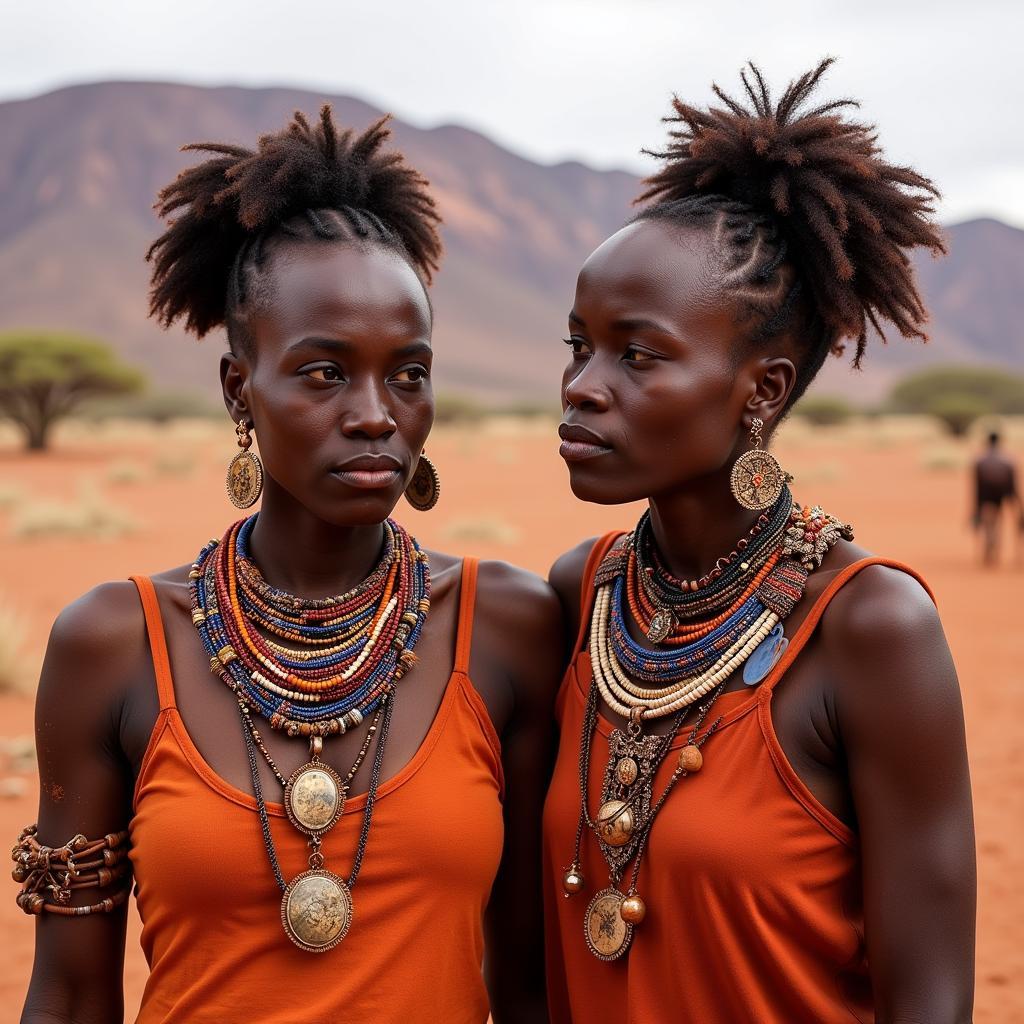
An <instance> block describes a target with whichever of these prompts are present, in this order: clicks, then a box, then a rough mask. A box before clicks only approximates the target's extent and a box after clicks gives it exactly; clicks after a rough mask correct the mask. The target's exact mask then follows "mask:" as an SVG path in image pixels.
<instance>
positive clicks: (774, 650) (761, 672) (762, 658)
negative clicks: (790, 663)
mask: <svg viewBox="0 0 1024 1024" xmlns="http://www.w3.org/2000/svg"><path fill="white" fill-rule="evenodd" d="M783 634H784V627H783V625H782V623H781V622H780V623H779V624H778V625H777V626H776V627H775V628H774V629H773V630H772V631H771V632H770V633H769V634H768V635H767V636H766V637H765V638H764V639H763V640H762V641H761V642H760V643H759V644H758V645H757V648H756V650H755V651H754V653H753V654H751V655H750V657H749V658H747V660H746V663H745V664H744V666H743V682H745V683H746V684H747V686H756V685H757V684H758V683H759V682H761V680H762V679H764V678H765V676H767V675H768V673H769V672H771V670H772V669H773V668H775V666H776V665H777V664H778V663H779V659H780V658H781V657H782V655H783V654H785V653H786V648H787V647H788V646H789V640H788V639H787V638H786V637H785V636H784V635H783Z"/></svg>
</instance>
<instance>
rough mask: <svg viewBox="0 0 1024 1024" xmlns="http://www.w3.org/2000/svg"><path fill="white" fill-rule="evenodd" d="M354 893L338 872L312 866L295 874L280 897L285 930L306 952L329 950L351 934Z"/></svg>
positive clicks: (282, 921)
mask: <svg viewBox="0 0 1024 1024" xmlns="http://www.w3.org/2000/svg"><path fill="white" fill-rule="evenodd" d="M352 913H353V908H352V893H351V892H350V891H349V888H348V886H347V885H346V884H345V882H344V881H343V880H342V879H341V878H339V877H338V876H337V875H335V874H332V873H331V872H330V871H325V870H324V869H323V868H313V869H311V870H309V871H303V872H302V874H301V875H296V876H295V877H294V878H293V879H292V880H291V882H290V883H289V885H288V888H287V889H285V891H284V896H283V897H282V898H281V923H282V924H283V925H284V930H285V934H287V936H288V938H289V939H291V940H292V942H294V943H295V945H296V946H298V947H299V948H300V949H304V950H305V951H306V952H307V953H326V952H327V950H329V949H334V947H335V946H336V945H338V943H339V942H341V940H342V939H343V938H345V936H346V935H347V934H348V930H349V927H350V925H351V924H352Z"/></svg>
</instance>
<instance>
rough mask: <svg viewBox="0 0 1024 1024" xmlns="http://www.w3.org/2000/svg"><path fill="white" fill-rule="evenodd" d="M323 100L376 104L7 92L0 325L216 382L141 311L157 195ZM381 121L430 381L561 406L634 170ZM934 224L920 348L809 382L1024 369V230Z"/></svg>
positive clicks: (293, 95) (101, 89) (0, 128)
mask: <svg viewBox="0 0 1024 1024" xmlns="http://www.w3.org/2000/svg"><path fill="white" fill-rule="evenodd" d="M325 100H327V101H329V102H331V103H332V105H333V107H334V111H335V117H336V118H337V120H338V121H339V122H340V123H342V124H346V125H352V126H354V127H356V128H362V127H363V126H365V125H367V124H369V123H370V122H371V121H373V120H374V119H375V118H376V117H378V116H379V114H380V113H381V112H380V111H379V110H377V109H375V108H374V107H371V106H370V105H368V104H366V103H364V102H362V101H361V100H358V99H353V98H351V97H344V96H323V95H319V94H316V93H312V92H305V91H300V90H296V89H287V88H268V89H253V88H239V87H219V88H207V87H199V86H191V85H180V84H170V83H137V82H104V83H96V84H89V85H79V86H71V87H68V88H64V89H59V90H56V91H54V92H50V93H47V94H45V95H42V96H37V97H33V98H30V99H23V100H16V101H10V102H5V103H0V329H5V328H11V327H19V326H42V327H53V328H64V329H73V330H77V331H81V332H84V333H88V334H92V335H96V336H99V337H101V338H104V339H106V340H108V341H109V342H110V343H111V344H112V345H113V346H114V347H115V348H116V349H117V350H118V351H119V352H120V353H121V354H122V355H123V356H124V358H126V359H127V360H129V361H131V362H132V363H135V364H137V365H139V366H141V367H143V368H144V369H145V370H146V371H147V372H148V374H149V375H150V377H151V379H152V380H153V381H154V383H155V385H156V386H158V387H159V388H162V389H194V390H196V391H198V392H200V393H202V394H204V395H206V396H208V397H213V396H216V395H217V394H218V393H219V387H218V384H217V372H216V365H217V358H218V356H219V354H220V352H221V351H222V349H223V339H222V338H217V337H213V336H211V337H209V338H207V339H206V340H205V341H203V342H202V343H199V344H198V345H197V344H196V342H194V341H193V340H191V339H190V338H188V337H186V336H185V335H184V334H183V332H181V331H180V330H176V329H172V330H170V331H166V332H165V331H162V330H161V329H159V328H158V327H157V326H155V325H154V324H153V323H152V322H151V321H149V320H148V319H147V316H146V303H147V288H148V267H147V265H146V263H145V262H144V259H143V256H144V254H145V251H146V248H147V246H148V245H149V243H150V241H151V240H152V239H153V238H154V237H155V236H156V235H157V234H158V233H159V230H160V225H159V223H158V221H157V218H156V216H155V214H154V213H153V210H152V203H153V201H154V198H155V196H156V193H157V191H158V190H159V189H160V188H161V187H162V186H163V185H164V184H166V183H167V182H169V181H170V180H171V179H172V178H173V177H174V176H175V174H177V173H178V171H180V170H181V169H182V168H183V167H185V166H187V165H188V163H189V162H191V161H192V160H194V159H195V157H194V154H182V153H181V152H179V149H180V147H181V146H182V145H183V144H185V143H187V142H195V141H204V140H209V139H214V140H217V141H230V142H238V143H241V144H243V145H249V146H251V145H252V144H253V143H254V141H255V139H256V138H257V137H258V136H259V135H260V134H262V133H264V132H267V131H273V130H276V129H278V128H280V127H281V126H282V125H284V124H285V123H286V121H287V120H288V119H289V117H290V115H291V114H292V112H293V111H294V110H296V109H299V110H303V111H304V112H306V113H307V114H310V115H313V114H315V113H316V111H317V110H318V108H319V106H320V104H321V103H322V102H324V101H325ZM393 128H394V134H395V141H396V144H397V145H398V146H399V147H400V148H401V149H402V150H404V151H405V153H406V154H407V156H408V158H409V160H410V162H411V163H412V164H413V165H414V166H415V167H417V168H418V169H420V170H421V171H422V172H423V173H424V174H425V175H426V176H427V177H428V178H429V179H430V182H431V187H432V189H433V192H434V195H435V196H436V198H437V200H438V203H439V206H440V209H441V213H442V215H443V217H444V222H445V224H444V240H445V248H446V255H445V261H444V264H443V266H442V269H441V273H440V274H439V275H438V278H437V283H436V285H435V287H434V292H433V301H434V306H435V309H436V312H437V317H436V323H435V332H434V346H435V350H436V352H437V356H436V360H435V367H436V369H437V372H436V385H437V387H438V389H439V390H446V391H450V392H462V393H466V394H471V395H475V396H476V397H478V398H482V399H484V400H494V401H503V402H504V401H512V400H521V399H527V400H532V401H538V402H544V403H549V404H553V403H554V402H555V401H556V397H557V387H558V384H557V382H558V378H559V374H560V370H561V367H562V365H563V363H564V360H565V350H564V347H563V346H562V344H561V343H560V338H561V337H562V335H563V333H564V330H565V319H566V312H567V311H568V308H569V306H570V305H571V301H572V293H573V286H574V281H575V275H576V272H577V270H578V268H579V266H580V264H581V262H582V261H583V259H585V257H586V256H587V254H588V253H589V252H590V251H591V250H592V249H593V248H594V247H595V246H596V245H597V244H599V243H600V242H601V240H602V239H603V238H605V237H607V235H609V234H610V233H611V232H613V231H614V230H615V229H616V228H617V227H619V226H620V225H621V224H622V223H623V221H624V220H625V219H626V218H627V217H628V216H629V215H630V204H631V201H632V199H633V197H634V196H635V195H636V194H637V192H638V190H639V182H638V180H637V179H636V177H635V176H633V175H631V174H628V173H626V172H623V171H602V170H594V169H592V168H589V167H587V166H585V165H584V164H581V163H577V162H571V163H560V164H555V165H544V164H539V163H536V162H534V161H532V160H528V159H525V158H523V157H522V156H519V155H517V154H515V153H513V152H510V151H509V150H507V149H504V148H502V147H501V146H499V145H497V144H496V143H494V142H493V141H491V140H490V139H488V138H487V137H486V136H484V135H482V134H480V133H478V132H475V131H470V130H468V129H466V128H461V127H458V126H455V125H443V126H440V127H435V128H418V127H415V126H413V125H410V124H406V123H404V122H402V121H400V120H395V121H394V123H393ZM657 130H658V126H656V125H653V126H652V133H656V132H657ZM946 230H947V236H948V241H949V247H950V254H949V256H947V257H946V258H944V259H941V260H932V259H931V258H930V257H924V258H920V259H918V261H917V270H918V274H919V277H920V280H921V284H922V287H923V290H924V294H925V297H926V300H927V303H928V305H929V308H930V309H931V313H932V323H931V327H930V335H931V341H930V343H929V344H928V345H926V346H921V345H919V344H908V343H904V342H903V341H902V339H898V338H897V339H896V340H894V341H893V342H891V343H890V344H889V345H887V346H874V351H870V352H869V356H868V359H867V368H866V369H865V370H864V371H863V372H862V373H861V374H859V375H858V376H857V379H855V380H853V379H851V377H850V370H849V367H848V366H847V365H846V364H845V363H843V362H841V361H838V360H837V361H833V362H832V363H830V365H829V366H828V367H826V369H825V371H823V374H822V376H821V378H820V379H819V382H818V383H817V384H816V385H815V387H816V389H817V390H819V391H821V392H831V393H837V392H842V393H850V394H856V396H857V397H858V398H863V399H870V398H875V397H878V396H879V395H880V394H882V393H883V392H884V391H885V390H886V388H887V387H888V386H889V385H890V384H891V382H892V381H893V380H894V379H895V378H896V377H897V376H899V375H901V374H903V373H905V372H908V371H909V370H911V369H914V368H918V367H922V366H925V365H930V364H934V363H939V362H942V363H949V362H974V363H977V362H982V363H990V364H994V365H1001V366H1009V367H1015V368H1018V369H1020V368H1024V344H1022V342H1024V326H1022V325H1024V231H1021V230H1018V229H1017V228H1014V227H1011V226H1009V225H1006V224H1003V223H1001V222H999V221H995V220H988V219H986V220H975V221H968V222H965V223H961V224H953V225H949V226H948V227H947V229H946ZM852 388H855V391H853V390H851V389H852Z"/></svg>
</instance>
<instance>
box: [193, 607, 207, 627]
mask: <svg viewBox="0 0 1024 1024" xmlns="http://www.w3.org/2000/svg"><path fill="white" fill-rule="evenodd" d="M205 621H206V612H204V611H203V610H202V609H201V608H197V609H196V610H195V611H194V612H193V613H192V625H193V626H201V625H202V624H203V623H204V622H205Z"/></svg>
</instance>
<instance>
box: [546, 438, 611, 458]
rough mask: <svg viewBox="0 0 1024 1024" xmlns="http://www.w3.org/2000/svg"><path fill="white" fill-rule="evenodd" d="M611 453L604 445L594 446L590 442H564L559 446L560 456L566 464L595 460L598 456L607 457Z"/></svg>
mask: <svg viewBox="0 0 1024 1024" xmlns="http://www.w3.org/2000/svg"><path fill="white" fill-rule="evenodd" d="M610 451H611V448H608V447H607V446H606V445H603V444H593V443H591V442H589V441H563V442H562V443H561V444H560V445H559V446H558V454H559V455H561V456H562V458H563V459H565V461H566V462H583V461H584V459H593V458H596V457H597V456H598V455H607V454H608V453H609V452H610Z"/></svg>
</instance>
